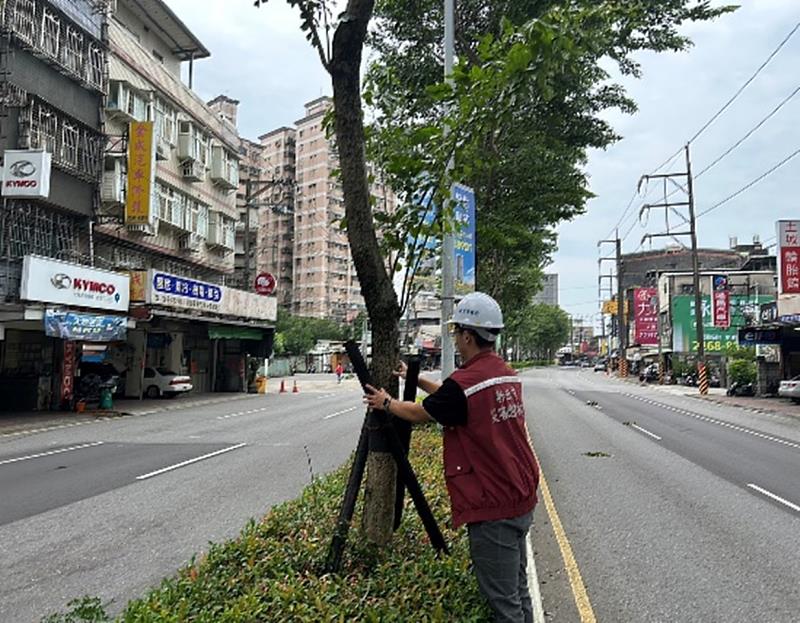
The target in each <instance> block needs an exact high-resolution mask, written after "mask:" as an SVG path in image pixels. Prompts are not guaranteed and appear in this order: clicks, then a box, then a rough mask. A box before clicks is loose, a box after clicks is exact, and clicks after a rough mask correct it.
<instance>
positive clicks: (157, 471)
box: [136, 443, 247, 480]
mask: <svg viewBox="0 0 800 623" xmlns="http://www.w3.org/2000/svg"><path fill="white" fill-rule="evenodd" d="M246 445H247V444H246V443H240V444H237V445H235V446H230V447H229V448H223V449H222V450H217V451H216V452H211V453H209V454H204V455H203V456H198V457H196V458H194V459H189V460H188V461H183V462H182V463H176V464H175V465H170V466H169V467H165V468H163V469H159V470H156V471H154V472H150V473H149V474H142V475H141V476H137V477H136V480H145V479H146V478H152V477H153V476H158V475H160V474H163V473H165V472H170V471H172V470H174V469H178V468H181V467H186V466H187V465H191V464H192V463H197V462H198V461H204V460H205V459H210V458H211V457H214V456H219V455H220V454H225V453H226V452H231V451H232V450H238V449H239V448H244V447H245V446H246Z"/></svg>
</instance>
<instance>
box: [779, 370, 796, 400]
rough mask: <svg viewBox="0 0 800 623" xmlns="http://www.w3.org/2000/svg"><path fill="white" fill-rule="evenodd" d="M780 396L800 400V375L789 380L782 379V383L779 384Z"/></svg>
mask: <svg viewBox="0 0 800 623" xmlns="http://www.w3.org/2000/svg"><path fill="white" fill-rule="evenodd" d="M778 396H781V397H782V398H791V399H792V400H793V401H794V402H800V375H798V376H796V377H794V378H792V379H789V380H788V381H781V384H780V385H778Z"/></svg>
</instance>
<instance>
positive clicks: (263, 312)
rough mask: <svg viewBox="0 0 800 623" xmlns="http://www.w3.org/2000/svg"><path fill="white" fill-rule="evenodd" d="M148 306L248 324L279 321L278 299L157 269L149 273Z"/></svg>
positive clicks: (147, 287)
mask: <svg viewBox="0 0 800 623" xmlns="http://www.w3.org/2000/svg"><path fill="white" fill-rule="evenodd" d="M145 302H146V303H149V304H150V305H158V306H160V307H172V308H175V309H188V310H197V311H204V312H213V313H216V314H223V315H229V316H237V317H239V318H247V319H249V320H267V321H272V322H274V321H275V320H276V319H277V317H278V299H277V298H276V297H274V296H262V295H258V294H255V293H253V292H245V291H244V290H237V289H236V288H228V287H226V286H218V285H216V284H213V283H206V282H204V281H197V280H196V279H190V278H189V277H180V276H178V275H171V274H169V273H164V272H161V271H158V270H154V269H150V270H149V271H148V272H147V284H146V290H145Z"/></svg>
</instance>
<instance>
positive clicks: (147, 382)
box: [144, 368, 193, 398]
mask: <svg viewBox="0 0 800 623" xmlns="http://www.w3.org/2000/svg"><path fill="white" fill-rule="evenodd" d="M192 387H193V386H192V379H191V377H188V376H183V375H180V374H176V373H175V372H172V371H171V370H168V369H167V368H145V369H144V393H145V396H147V397H148V398H160V397H162V396H166V397H167V398H175V396H177V395H178V394H184V393H186V392H190V391H192Z"/></svg>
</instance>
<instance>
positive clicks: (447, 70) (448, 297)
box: [442, 0, 456, 379]
mask: <svg viewBox="0 0 800 623" xmlns="http://www.w3.org/2000/svg"><path fill="white" fill-rule="evenodd" d="M454 41H455V0H444V79H445V82H447V84H449V85H451V86H452V84H453V54H454V51H453V48H454ZM447 132H448V128H447V125H446V124H445V127H444V133H445V136H446V135H447ZM453 168H454V163H453V160H452V159H451V160H450V161H449V162H448V163H447V174H448V175H447V176H448V177H449V174H450V172H451V171H452V170H453ZM442 207H444V206H442ZM455 254H456V240H455V235H454V234H453V233H452V232H449V233H448V232H446V233H445V234H444V235H443V237H442V379H446V378H447V377H449V376H450V375H451V374H452V373H453V370H454V369H455V344H453V340H451V339H450V338H449V336H448V329H449V327H448V324H447V322H448V320H450V318H452V317H453V306H454V301H455V270H454V268H455V266H454V265H455Z"/></svg>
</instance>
